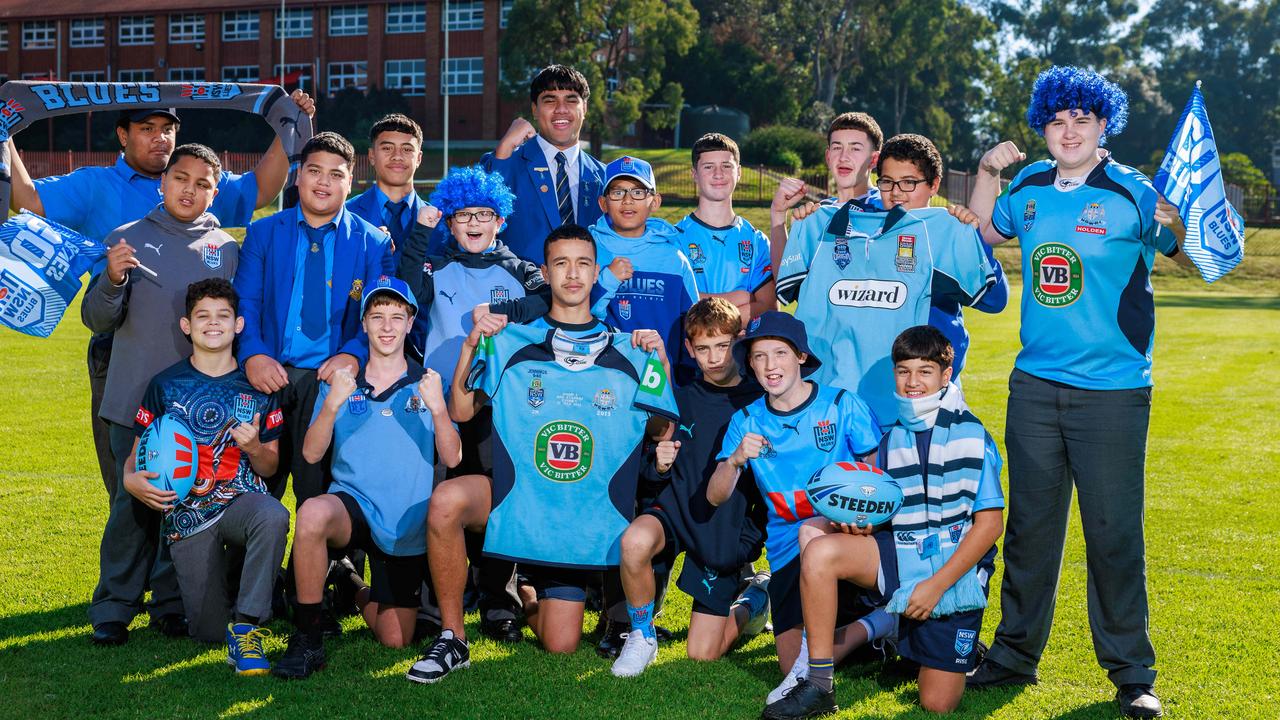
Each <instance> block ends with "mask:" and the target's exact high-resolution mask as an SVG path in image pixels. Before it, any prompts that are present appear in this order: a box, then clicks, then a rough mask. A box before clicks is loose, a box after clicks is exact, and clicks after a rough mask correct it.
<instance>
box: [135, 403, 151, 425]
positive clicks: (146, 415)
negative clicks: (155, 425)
mask: <svg viewBox="0 0 1280 720" xmlns="http://www.w3.org/2000/svg"><path fill="white" fill-rule="evenodd" d="M155 419H156V416H155V415H153V414H152V413H151V412H150V411H149V410H147V409H146V408H145V407H139V408H138V414H137V415H134V416H133V420H134V422H136V423H138V424H139V425H141V426H142V427H150V426H151V421H152V420H155Z"/></svg>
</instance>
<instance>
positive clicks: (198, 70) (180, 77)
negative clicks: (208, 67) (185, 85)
mask: <svg viewBox="0 0 1280 720" xmlns="http://www.w3.org/2000/svg"><path fill="white" fill-rule="evenodd" d="M168 78H169V82H204V81H205V79H204V66H200V67H177V68H169V72H168Z"/></svg>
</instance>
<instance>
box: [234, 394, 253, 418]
mask: <svg viewBox="0 0 1280 720" xmlns="http://www.w3.org/2000/svg"><path fill="white" fill-rule="evenodd" d="M255 410H257V405H256V404H255V403H254V402H253V396H252V395H250V394H249V393H239V394H238V395H236V403H235V413H234V414H235V416H236V420H239V421H240V422H242V423H247V422H253V415H254V411H255Z"/></svg>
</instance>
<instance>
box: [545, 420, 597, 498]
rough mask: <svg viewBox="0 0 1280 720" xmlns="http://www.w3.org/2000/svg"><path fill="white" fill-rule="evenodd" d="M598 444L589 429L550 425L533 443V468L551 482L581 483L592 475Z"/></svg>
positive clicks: (558, 423)
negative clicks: (588, 474) (593, 453)
mask: <svg viewBox="0 0 1280 720" xmlns="http://www.w3.org/2000/svg"><path fill="white" fill-rule="evenodd" d="M594 449H595V443H594V442H593V441H592V439H591V431H590V430H588V429H587V428H586V426H584V425H581V424H579V423H576V422H570V421H568V420H557V421H555V422H549V423H547V424H546V425H543V426H542V427H541V428H539V430H538V433H537V435H535V436H534V440H533V464H534V467H536V468H538V474H540V475H542V477H544V478H546V479H548V480H551V481H552V482H564V483H569V482H578V481H579V480H581V479H582V478H584V477H586V476H587V473H589V472H591V456H592V451H593V450H594Z"/></svg>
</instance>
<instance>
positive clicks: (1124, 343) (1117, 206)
mask: <svg viewBox="0 0 1280 720" xmlns="http://www.w3.org/2000/svg"><path fill="white" fill-rule="evenodd" d="M1056 181H1057V169H1056V165H1055V164H1054V163H1053V162H1050V161H1047V160H1045V161H1041V162H1037V163H1033V164H1031V165H1029V166H1027V167H1026V168H1024V169H1023V170H1022V172H1020V173H1018V175H1017V176H1016V177H1015V178H1014V179H1013V182H1012V183H1010V184H1009V188H1008V190H1006V191H1005V192H1004V193H1003V194H1002V195H1000V197H999V198H998V199H997V200H996V207H995V212H994V213H993V216H992V219H991V223H992V227H994V228H995V230H996V231H997V232H999V233H1000V234H1001V235H1003V236H1005V237H1007V238H1014V237H1016V238H1018V244H1019V245H1020V246H1021V247H1022V277H1023V278H1024V279H1025V282H1024V283H1023V288H1022V329H1021V336H1022V351H1021V352H1019V353H1018V359H1017V360H1016V361H1015V362H1014V366H1015V367H1017V368H1018V369H1020V370H1022V371H1023V372H1026V373H1028V374H1030V375H1034V376H1036V377H1039V378H1043V379H1045V380H1053V381H1055V382H1060V383H1064V384H1067V385H1071V386H1074V387H1079V388H1085V389H1087V390H1122V389H1130V388H1138V387H1147V386H1150V385H1151V349H1152V342H1153V340H1154V337H1155V328H1156V312H1155V299H1154V296H1153V294H1152V291H1151V281H1150V276H1151V268H1152V266H1153V265H1154V264H1155V252H1156V250H1159V251H1160V252H1162V253H1164V254H1166V255H1176V254H1177V252H1178V246H1177V240H1176V239H1175V238H1174V236H1173V233H1171V232H1169V231H1167V230H1165V229H1164V227H1163V226H1162V225H1160V224H1159V223H1157V222H1156V221H1155V219H1154V215H1155V206H1156V191H1155V189H1154V188H1152V187H1151V182H1150V181H1149V180H1147V178H1146V176H1144V175H1143V174H1142V173H1140V172H1138V171H1137V170H1135V169H1133V168H1131V167H1128V166H1127V165H1121V164H1119V163H1115V162H1112V161H1111V159H1110V157H1107V158H1105V159H1103V160H1102V162H1100V163H1098V166H1097V167H1095V168H1094V169H1093V171H1092V172H1090V173H1089V176H1088V177H1087V178H1086V179H1085V181H1084V182H1083V183H1082V184H1079V185H1075V186H1074V187H1071V188H1070V189H1068V190H1066V191H1063V190H1060V189H1059V188H1058V187H1055V183H1056Z"/></svg>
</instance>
